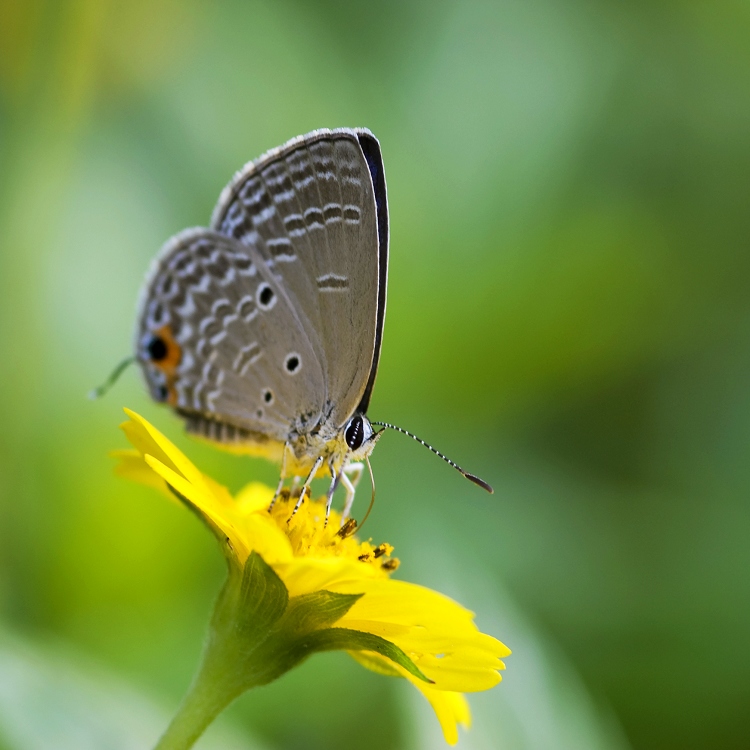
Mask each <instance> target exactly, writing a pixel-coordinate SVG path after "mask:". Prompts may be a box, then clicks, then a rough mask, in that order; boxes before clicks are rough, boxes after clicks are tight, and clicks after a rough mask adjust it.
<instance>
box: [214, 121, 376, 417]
mask: <svg viewBox="0 0 750 750" xmlns="http://www.w3.org/2000/svg"><path fill="white" fill-rule="evenodd" d="M360 137H367V138H369V139H370V140H371V141H372V142H373V143H374V144H375V146H377V141H375V139H374V137H373V136H371V135H370V134H369V133H367V132H366V131H353V130H342V131H315V132H314V133H310V134H308V135H307V136H303V137H300V138H296V139H294V140H293V141H290V142H289V143H288V144H286V145H285V146H282V147H281V148H279V149H276V150H275V151H272V152H270V153H269V154H267V155H266V156H264V157H262V158H261V159H258V160H257V161H256V162H253V163H251V164H249V165H248V166H246V167H245V168H244V169H243V170H242V171H241V172H240V173H238V175H237V176H236V177H235V179H234V180H233V181H232V182H231V183H230V185H229V186H227V188H226V189H225V191H224V193H223V194H222V196H221V198H220V200H219V203H218V204H217V206H216V209H215V210H214V216H213V219H212V227H213V228H214V229H215V230H216V231H218V232H221V233H223V234H226V235H228V236H230V237H232V238H234V239H235V240H237V241H238V242H240V243H242V244H243V245H246V246H250V247H256V248H257V250H258V252H259V254H260V255H261V256H262V258H263V260H264V262H265V264H266V266H267V268H268V269H269V270H270V271H271V272H272V274H273V276H274V278H275V279H276V280H277V282H278V284H279V286H280V288H281V289H282V290H283V292H285V293H286V295H287V296H288V299H289V301H290V303H291V305H292V306H293V307H294V309H295V310H296V312H297V314H298V317H299V319H300V321H301V325H302V326H303V327H304V330H305V332H306V334H307V338H308V341H309V342H310V345H311V346H312V347H313V348H314V350H315V352H316V354H317V356H318V359H319V361H320V364H321V368H322V371H323V379H324V382H325V383H326V407H325V412H326V417H327V418H330V420H331V421H332V423H333V424H335V425H342V424H343V423H344V422H345V421H346V420H347V419H348V418H349V417H350V416H351V414H352V413H353V412H354V411H355V409H356V408H357V406H358V405H359V404H360V402H361V400H362V397H363V395H364V393H365V390H366V388H367V387H368V380H369V379H370V375H371V372H372V371H373V367H374V363H375V362H376V360H377V353H378V352H377V347H379V339H380V337H379V335H378V327H379V325H380V327H381V328H382V314H380V315H379V314H378V304H379V294H378V288H379V284H381V283H382V284H384V283H385V279H384V273H385V268H384V258H385V256H383V254H382V253H381V252H380V250H379V241H378V237H379V233H378V207H377V204H376V196H375V191H374V185H373V176H372V174H371V169H370V167H369V166H368V161H367V158H366V157H365V154H364V152H363V149H362V146H361V144H360ZM371 158H372V157H371ZM377 159H378V160H379V149H378V151H377ZM377 166H378V167H379V169H380V170H381V174H382V163H378V165H377ZM383 201H384V193H383ZM383 210H385V207H383ZM381 234H382V232H381ZM385 253H387V245H386V246H385ZM381 256H383V257H381ZM381 272H382V273H381ZM381 276H383V278H382V279H381ZM384 299H385V298H384V293H383V295H382V304H383V305H384ZM277 335H279V336H285V335H286V334H285V332H284V331H283V330H282V329H279V330H278V332H277ZM373 377H374V373H373Z"/></svg>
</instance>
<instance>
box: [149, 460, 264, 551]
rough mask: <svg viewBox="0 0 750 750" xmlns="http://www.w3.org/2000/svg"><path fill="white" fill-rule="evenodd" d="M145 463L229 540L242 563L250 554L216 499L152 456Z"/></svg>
mask: <svg viewBox="0 0 750 750" xmlns="http://www.w3.org/2000/svg"><path fill="white" fill-rule="evenodd" d="M146 463H147V464H148V465H149V466H150V467H151V468H152V469H153V470H154V471H155V472H156V473H157V474H158V475H159V476H160V477H162V479H164V480H165V481H166V482H167V484H169V485H171V486H172V487H174V489H175V490H177V492H179V493H180V494H181V495H182V496H183V497H184V498H185V499H186V500H188V501H189V502H190V503H191V504H192V505H193V506H194V507H195V508H196V510H198V511H199V512H200V514H201V515H202V516H203V517H204V518H205V519H206V520H207V521H208V522H209V523H210V524H211V525H212V526H213V527H214V528H217V529H219V530H220V531H221V533H222V534H224V535H225V536H226V537H227V539H229V541H230V543H231V545H232V548H233V549H234V551H235V554H236V555H237V557H238V558H239V560H240V562H244V561H245V560H246V559H247V556H248V555H249V554H250V550H249V549H248V548H247V546H246V545H245V542H244V539H243V538H242V535H241V534H240V533H239V532H238V530H237V528H236V527H235V525H234V523H233V522H232V519H231V518H229V517H228V515H227V513H226V512H225V509H224V508H222V506H221V503H219V502H218V501H217V500H216V498H215V497H214V496H213V495H211V494H210V493H209V492H208V491H206V490H205V489H204V488H202V487H196V485H194V484H192V483H190V482H188V481H187V479H185V478H184V477H182V476H180V475H179V474H178V473H177V472H175V471H173V470H172V469H170V468H169V467H168V466H165V465H164V464H163V463H161V462H160V461H157V459H155V458H154V457H153V456H146Z"/></svg>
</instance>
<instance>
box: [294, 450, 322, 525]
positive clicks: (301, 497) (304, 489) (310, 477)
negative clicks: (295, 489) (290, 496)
mask: <svg viewBox="0 0 750 750" xmlns="http://www.w3.org/2000/svg"><path fill="white" fill-rule="evenodd" d="M322 463H323V456H318V457H317V459H315V463H314V464H313V467H312V469H310V473H309V474H308V475H307V479H305V483H304V484H303V485H302V489H301V490H300V493H299V499H298V500H297V504H296V505H295V506H294V510H293V511H292V515H291V516H289V521H291V520H292V519H293V518H294V514H295V513H296V512H297V511H298V510H299V506H300V505H302V501H303V500H304V499H305V493H306V492H308V491H309V490H310V483H311V482H312V480H313V479H314V478H315V475H316V474H317V473H318V469H319V468H320V467H321V464H322ZM289 521H287V523H289Z"/></svg>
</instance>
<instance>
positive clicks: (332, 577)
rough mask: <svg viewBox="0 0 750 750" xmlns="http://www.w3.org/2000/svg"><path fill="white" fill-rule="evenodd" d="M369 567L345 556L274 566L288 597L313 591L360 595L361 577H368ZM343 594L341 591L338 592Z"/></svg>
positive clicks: (291, 561) (296, 561)
mask: <svg viewBox="0 0 750 750" xmlns="http://www.w3.org/2000/svg"><path fill="white" fill-rule="evenodd" d="M370 570H371V569H370V566H368V565H363V564H362V563H360V562H359V561H358V560H349V559H347V558H345V557H322V558H310V557H295V558H293V559H292V560H290V561H289V562H288V563H282V564H281V565H278V566H277V567H276V572H277V573H278V574H279V576H280V577H281V579H282V580H283V581H284V583H285V584H286V587H287V588H288V589H289V595H290V596H299V595H301V594H309V593H311V592H313V591H320V590H321V589H325V590H326V591H333V592H335V593H348V594H363V593H364V592H365V588H366V583H365V580H364V579H363V576H371V575H374V573H371V572H370ZM342 588H343V589H346V591H341V589H342Z"/></svg>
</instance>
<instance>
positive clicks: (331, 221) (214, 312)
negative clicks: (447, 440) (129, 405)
mask: <svg viewBox="0 0 750 750" xmlns="http://www.w3.org/2000/svg"><path fill="white" fill-rule="evenodd" d="M388 232H389V225H388V200H387V195H386V183H385V172H384V169H383V159H382V155H381V150H380V144H379V143H378V141H377V139H376V138H375V136H374V135H373V134H372V133H371V132H370V131H369V130H366V129H364V128H361V129H360V128H353V129H350V128H340V129H336V130H315V131H313V132H311V133H308V134H307V135H303V136H299V137H297V138H294V139H292V140H290V141H289V142H287V143H285V144H284V145H283V146H280V147H279V148H276V149H273V150H272V151H269V152H268V153H266V154H265V155H263V156H261V157H260V158H259V159H257V160H255V161H252V162H250V163H248V164H247V165H245V167H243V168H242V169H241V170H240V171H239V172H237V174H236V175H235V176H234V178H233V179H232V181H231V182H230V183H229V184H228V185H227V187H226V188H225V189H224V190H223V191H222V193H221V196H220V197H219V201H218V203H217V204H216V207H215V209H214V211H213V215H212V218H211V222H210V224H209V226H208V227H207V228H203V227H198V228H192V229H186V230H184V231H182V232H180V233H179V234H177V235H175V236H174V237H172V238H171V239H170V240H169V241H168V242H167V243H166V244H165V245H164V247H163V248H162V249H161V251H160V252H159V254H158V256H157V257H156V259H155V261H154V262H153V264H152V267H151V269H150V271H149V273H148V276H147V278H146V281H145V284H144V287H143V289H142V292H141V296H140V301H139V304H138V314H137V322H136V332H135V359H136V360H137V361H138V363H139V364H140V366H141V369H142V371H143V375H144V377H145V381H146V384H147V386H148V389H149V391H150V393H151V396H152V397H153V398H154V399H155V400H156V401H159V402H163V403H166V404H168V405H169V406H171V407H172V409H174V411H175V412H176V413H177V414H178V415H180V416H181V417H182V418H183V419H184V420H185V424H186V427H187V430H188V432H190V433H193V434H194V435H197V436H199V437H202V438H205V439H208V440H210V441H212V442H213V443H217V444H219V445H221V446H222V447H224V448H228V449H230V450H234V451H236V452H240V453H248V454H252V455H262V456H265V457H266V458H270V459H271V460H275V461H277V462H279V463H280V464H281V475H280V480H279V485H278V487H277V491H276V495H275V497H274V499H275V498H276V497H278V495H279V493H280V492H281V490H282V488H283V486H284V482H285V481H286V480H287V479H288V478H289V477H297V478H302V477H304V482H303V483H302V488H301V490H300V494H299V498H298V500H297V504H296V507H295V512H296V510H297V508H299V506H300V504H301V503H302V502H303V500H304V497H305V494H306V493H308V492H309V488H310V483H311V482H312V480H313V478H315V477H316V476H330V478H331V482H330V486H329V489H328V494H327V513H326V522H327V519H328V513H329V512H330V507H331V501H332V498H333V494H334V491H335V490H336V488H337V486H338V485H339V483H341V484H343V485H344V487H345V489H346V501H345V505H344V510H343V514H342V519H346V518H347V517H348V516H349V513H350V510H351V506H352V502H353V499H354V493H355V487H356V484H357V481H358V480H359V477H360V476H361V475H362V472H363V462H367V465H368V467H369V461H368V457H369V455H370V453H371V452H372V450H373V448H374V447H375V444H376V443H377V441H378V439H379V438H380V436H381V435H382V433H383V429H385V427H393V428H394V429H398V430H400V431H401V432H404V433H405V434H407V435H409V436H411V437H414V438H415V439H417V440H419V438H416V436H414V435H412V434H411V433H409V432H407V431H406V430H402V429H401V428H396V427H395V426H393V425H390V424H387V423H373V422H371V421H370V420H369V419H368V417H367V409H368V406H369V404H370V399H371V397H372V392H373V387H374V385H375V378H376V375H377V371H378V363H379V360H380V351H381V347H382V341H383V326H384V322H385V309H386V289H387V279H388ZM374 426H381V427H382V428H383V429H380V430H376V429H374ZM419 442H423V441H421V440H420V441H419ZM424 444H425V445H426V443H424ZM427 447H429V448H430V449H431V450H433V452H435V453H437V454H438V455H440V456H441V457H442V458H444V459H445V460H446V461H448V462H449V463H450V464H451V465H452V466H454V468H457V469H458V470H459V471H461V473H462V474H464V476H467V477H468V478H469V479H471V480H472V481H474V482H476V483H477V484H480V485H481V486H483V487H485V489H488V490H489V491H491V488H490V487H489V485H487V484H486V483H485V482H483V481H482V480H480V479H478V478H477V477H475V476H473V475H471V474H468V473H467V472H464V471H463V470H462V469H460V467H458V466H457V465H456V464H454V463H453V462H452V461H450V460H449V459H447V458H446V457H445V456H443V455H442V454H440V453H439V452H438V451H436V450H435V449H434V448H431V447H430V446H427ZM370 473H371V474H372V472H371V470H370Z"/></svg>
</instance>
